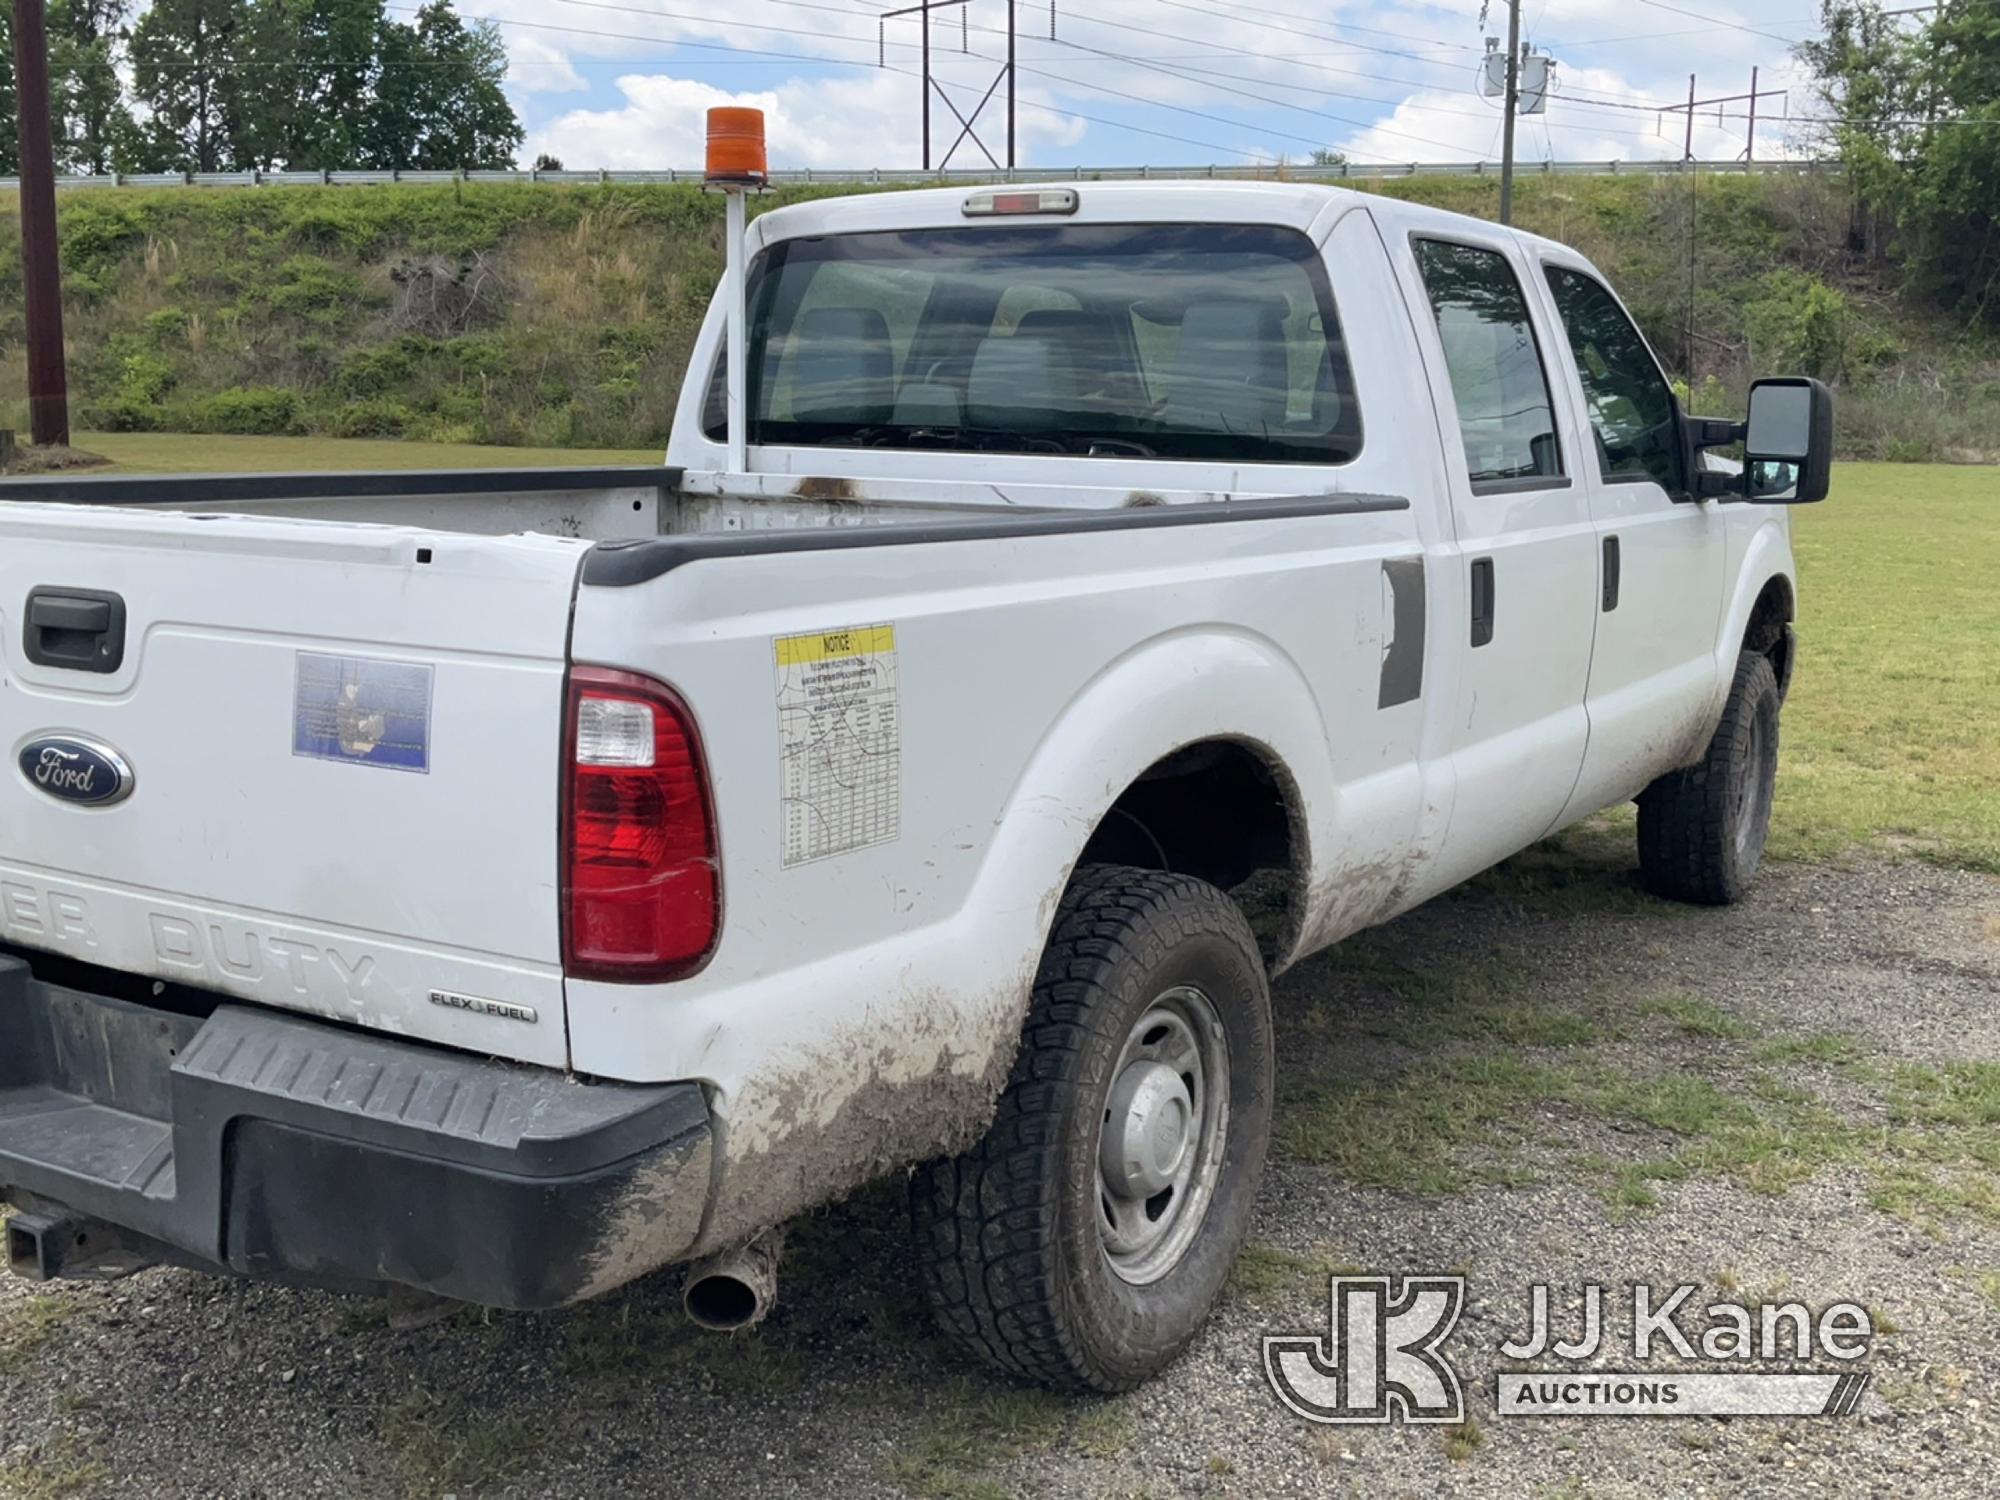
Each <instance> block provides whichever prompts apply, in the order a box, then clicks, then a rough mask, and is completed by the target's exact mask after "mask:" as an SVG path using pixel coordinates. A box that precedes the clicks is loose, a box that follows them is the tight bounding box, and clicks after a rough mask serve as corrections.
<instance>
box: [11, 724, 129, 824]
mask: <svg viewBox="0 0 2000 1500" xmlns="http://www.w3.org/2000/svg"><path fill="white" fill-rule="evenodd" d="M16 758H17V759H18V761H19V763H20V766H21V774H22V775H23V776H25V777H27V778H28V784H29V785H30V786H32V787H34V788H35V790H37V791H40V792H47V793H48V794H49V795H50V796H51V797H54V798H56V799H57V800H58V801H62V802H74V803H77V804H78V805H79V806H82V807H108V806H110V805H111V804H112V803H113V802H123V801H124V800H125V799H126V798H127V797H129V796H131V795H132V768H131V767H130V766H129V765H127V764H126V763H125V757H124V756H122V755H120V754H119V753H118V752H117V751H116V750H114V749H112V748H111V747H110V746H109V745H107V744H105V743H104V742H103V741H102V740H93V739H88V738H86V737H84V736H83V735H80V734H37V735H31V736H30V737H29V738H27V739H25V740H23V741H22V742H21V749H20V753H19V755H18V756H17V757H16Z"/></svg>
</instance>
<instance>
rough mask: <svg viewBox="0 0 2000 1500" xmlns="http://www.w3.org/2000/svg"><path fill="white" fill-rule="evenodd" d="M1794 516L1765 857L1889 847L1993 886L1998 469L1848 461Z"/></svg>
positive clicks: (1999, 690)
mask: <svg viewBox="0 0 2000 1500" xmlns="http://www.w3.org/2000/svg"><path fill="white" fill-rule="evenodd" d="M1794 516H1795V521H1794V527H1793V546H1794V550H1795V551H1796V553H1797V556H1798V563H1799V619H1798V632H1799V640H1800V653H1799V666H1798V673H1797V677H1796V679H1795V680H1794V682H1793V685H1792V696H1791V698H1790V700H1789V701H1788V702H1787V704H1786V706H1785V717H1784V749H1783V761H1782V765H1781V770H1780V774H1779V778H1778V797H1777V806H1776V809H1775V811H1774V813H1773V816H1772V822H1771V847H1772V850H1773V852H1774V853H1777V854H1780V855H1785V856H1791V857H1794V858H1824V857H1827V856H1830V855H1837V854H1839V853H1840V852H1841V851H1842V850H1844V849H1846V848H1848V847H1850V846H1853V845H1856V844H1871V843H1879V842H1881V841H1883V840H1885V839H1887V840H1891V841H1894V842H1895V843H1897V844H1900V845H1902V846H1903V847H1906V848H1909V849H1911V850H1912V851H1913V852H1916V853H1918V854H1921V855H1924V856H1926V857H1929V858H1933V859H1937V860H1940V861H1944V862H1948V863H1951V864H1956V865H1963V866H1966V867H1969V868H1973V869H1978V870H1985V871H1988V872H1993V873H2000V748H1997V747H2000V586H1996V582H1995V580H1996V579H2000V468H1943V467H1929V466H1922V467H1920V466H1914V465H1895V464H1847V465H1842V466H1840V467H1839V468H1838V469H1836V470H1835V472H1834V482H1833V494H1832V497H1831V498H1830V499H1829V500H1827V501H1826V503H1824V504H1822V505H1817V506H1810V507H1805V508H1802V509H1801V510H1799V511H1797V512H1795V513H1794Z"/></svg>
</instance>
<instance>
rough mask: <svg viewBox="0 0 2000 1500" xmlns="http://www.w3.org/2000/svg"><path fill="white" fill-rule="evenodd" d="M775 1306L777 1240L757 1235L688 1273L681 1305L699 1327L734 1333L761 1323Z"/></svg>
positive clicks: (695, 1265)
mask: <svg viewBox="0 0 2000 1500" xmlns="http://www.w3.org/2000/svg"><path fill="white" fill-rule="evenodd" d="M777 1300H778V1235H777V1232H776V1231H775V1230H774V1231H772V1232H771V1233H769V1234H761V1235H759V1236H757V1238H756V1239H754V1240H751V1241H750V1242H749V1243H748V1244H746V1245H739V1246H737V1247H736V1248H735V1249H734V1250H723V1251H720V1252H718V1253H717V1254H715V1255H711V1256H709V1257H708V1258H707V1259H706V1260H698V1261H696V1262H695V1263H694V1264H693V1265H691V1266H689V1267H688V1273H687V1282H686V1284H685V1285H684V1286H683V1287H682V1289H681V1304H682V1306H684V1307H686V1308H687V1315H688V1317H689V1318H690V1319H691V1320H692V1321H693V1322H694V1323H695V1324H696V1325H697V1326H699V1327H702V1328H707V1329H710V1330H712V1331H714V1332H716V1333H735V1332H737V1331H738V1330H739V1329H743V1328H749V1327H751V1326H753V1325H755V1324H757V1323H761V1322H763V1321H764V1318H765V1316H766V1315H767V1314H768V1313H769V1312H770V1311H771V1308H772V1307H773V1306H774V1305H775V1304H776V1303H777Z"/></svg>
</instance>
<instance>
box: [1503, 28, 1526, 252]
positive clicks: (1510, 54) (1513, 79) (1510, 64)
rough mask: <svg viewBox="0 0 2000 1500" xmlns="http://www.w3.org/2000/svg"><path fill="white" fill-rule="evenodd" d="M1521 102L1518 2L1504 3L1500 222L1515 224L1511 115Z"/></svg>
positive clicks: (1512, 119) (1512, 122) (1512, 118)
mask: <svg viewBox="0 0 2000 1500" xmlns="http://www.w3.org/2000/svg"><path fill="white" fill-rule="evenodd" d="M1520 102H1521V0H1507V118H1506V121H1505V123H1504V124H1503V125H1502V126H1501V127H1500V129H1501V138H1500V222H1501V223H1502V224H1511V223H1513V222H1514V111H1515V109H1516V108H1517V107H1518V106H1519V104H1520Z"/></svg>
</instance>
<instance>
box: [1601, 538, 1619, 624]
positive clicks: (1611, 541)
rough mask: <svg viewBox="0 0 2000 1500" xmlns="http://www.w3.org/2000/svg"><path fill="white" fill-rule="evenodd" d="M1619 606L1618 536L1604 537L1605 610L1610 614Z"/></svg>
mask: <svg viewBox="0 0 2000 1500" xmlns="http://www.w3.org/2000/svg"><path fill="white" fill-rule="evenodd" d="M1617 607H1618V538H1617V537H1615V536H1608V537H1606V538H1605V539H1604V611H1605V613H1606V614H1609V613H1610V612H1611V611H1612V610H1614V609H1616V608H1617Z"/></svg>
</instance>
